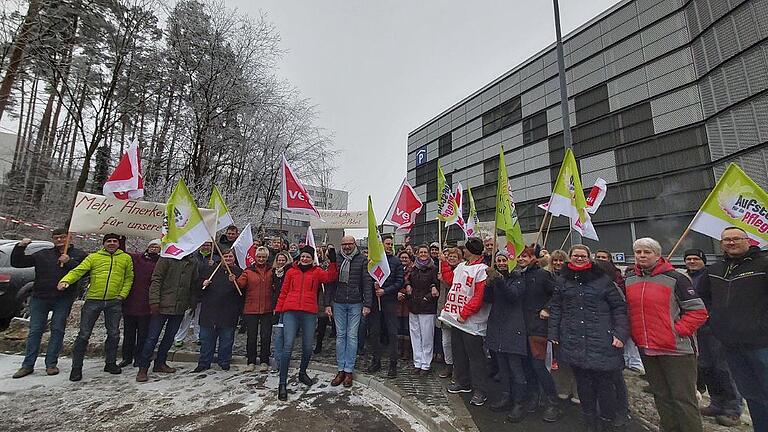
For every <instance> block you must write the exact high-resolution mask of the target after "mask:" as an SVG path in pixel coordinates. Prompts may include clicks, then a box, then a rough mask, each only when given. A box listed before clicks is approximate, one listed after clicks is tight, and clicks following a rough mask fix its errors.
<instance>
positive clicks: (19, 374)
mask: <svg viewBox="0 0 768 432" xmlns="http://www.w3.org/2000/svg"><path fill="white" fill-rule="evenodd" d="M32 372H34V369H32V368H21V369H19V370H17V371H16V373H15V374H13V378H14V379H16V378H24V377H25V376H27V375H29V374H31V373H32Z"/></svg>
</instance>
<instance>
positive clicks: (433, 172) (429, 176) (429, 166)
mask: <svg viewBox="0 0 768 432" xmlns="http://www.w3.org/2000/svg"><path fill="white" fill-rule="evenodd" d="M435 179H437V159H435V160H431V161H429V162H427V163H424V164H422V165H419V166H417V167H416V184H415V185H414V186H418V185H423V184H424V183H427V182H429V181H434V180H435Z"/></svg>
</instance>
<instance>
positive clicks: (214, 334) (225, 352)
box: [197, 326, 269, 369]
mask: <svg viewBox="0 0 768 432" xmlns="http://www.w3.org/2000/svg"><path fill="white" fill-rule="evenodd" d="M267 328H269V327H267ZM217 341H218V343H219V356H218V357H217V363H218V364H219V366H221V368H222V369H226V368H228V367H229V363H230V362H231V361H232V345H233V344H234V343H235V327H219V326H211V327H208V326H200V358H199V359H198V361H197V365H198V366H202V367H204V368H206V369H207V368H210V367H211V362H213V353H214V351H216V342H217Z"/></svg>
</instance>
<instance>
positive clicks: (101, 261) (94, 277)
mask: <svg viewBox="0 0 768 432" xmlns="http://www.w3.org/2000/svg"><path fill="white" fill-rule="evenodd" d="M88 272H91V284H90V285H88V292H87V293H86V294H85V299H86V300H113V299H116V298H119V299H120V300H124V299H125V298H126V297H128V293H129V292H130V291H131V286H132V285H133V259H131V256H130V255H129V254H127V253H125V252H123V251H121V250H120V249H118V250H117V251H115V253H114V254H110V253H109V252H107V251H106V250H105V249H103V248H102V249H100V250H98V251H96V252H94V253H92V254H90V255H88V256H87V257H85V259H84V260H83V262H81V263H80V264H79V265H78V266H77V267H75V268H73V269H72V270H70V271H69V273H67V274H66V275H65V276H64V277H63V278H61V282H66V283H68V284H70V285H71V284H73V283H75V282H77V281H78V280H80V278H82V277H83V276H85V274H86V273H88Z"/></svg>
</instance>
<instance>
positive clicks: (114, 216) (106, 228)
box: [69, 192, 216, 240]
mask: <svg viewBox="0 0 768 432" xmlns="http://www.w3.org/2000/svg"><path fill="white" fill-rule="evenodd" d="M200 214H201V215H202V216H203V220H204V221H205V225H206V227H207V228H208V230H209V231H210V232H212V233H215V232H216V210H211V209H202V208H201V209H200ZM164 216H165V203H155V202H148V201H137V200H119V199H116V198H110V197H106V196H103V195H95V194H90V193H85V192H78V193H77V199H76V200H75V207H74V210H73V212H72V222H71V224H70V227H69V230H70V231H71V232H76V233H81V234H85V233H88V234H108V233H115V234H120V235H124V236H129V237H141V238H145V239H149V240H151V239H158V238H160V237H162V236H163V233H162V231H161V230H162V228H163V217H164Z"/></svg>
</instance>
